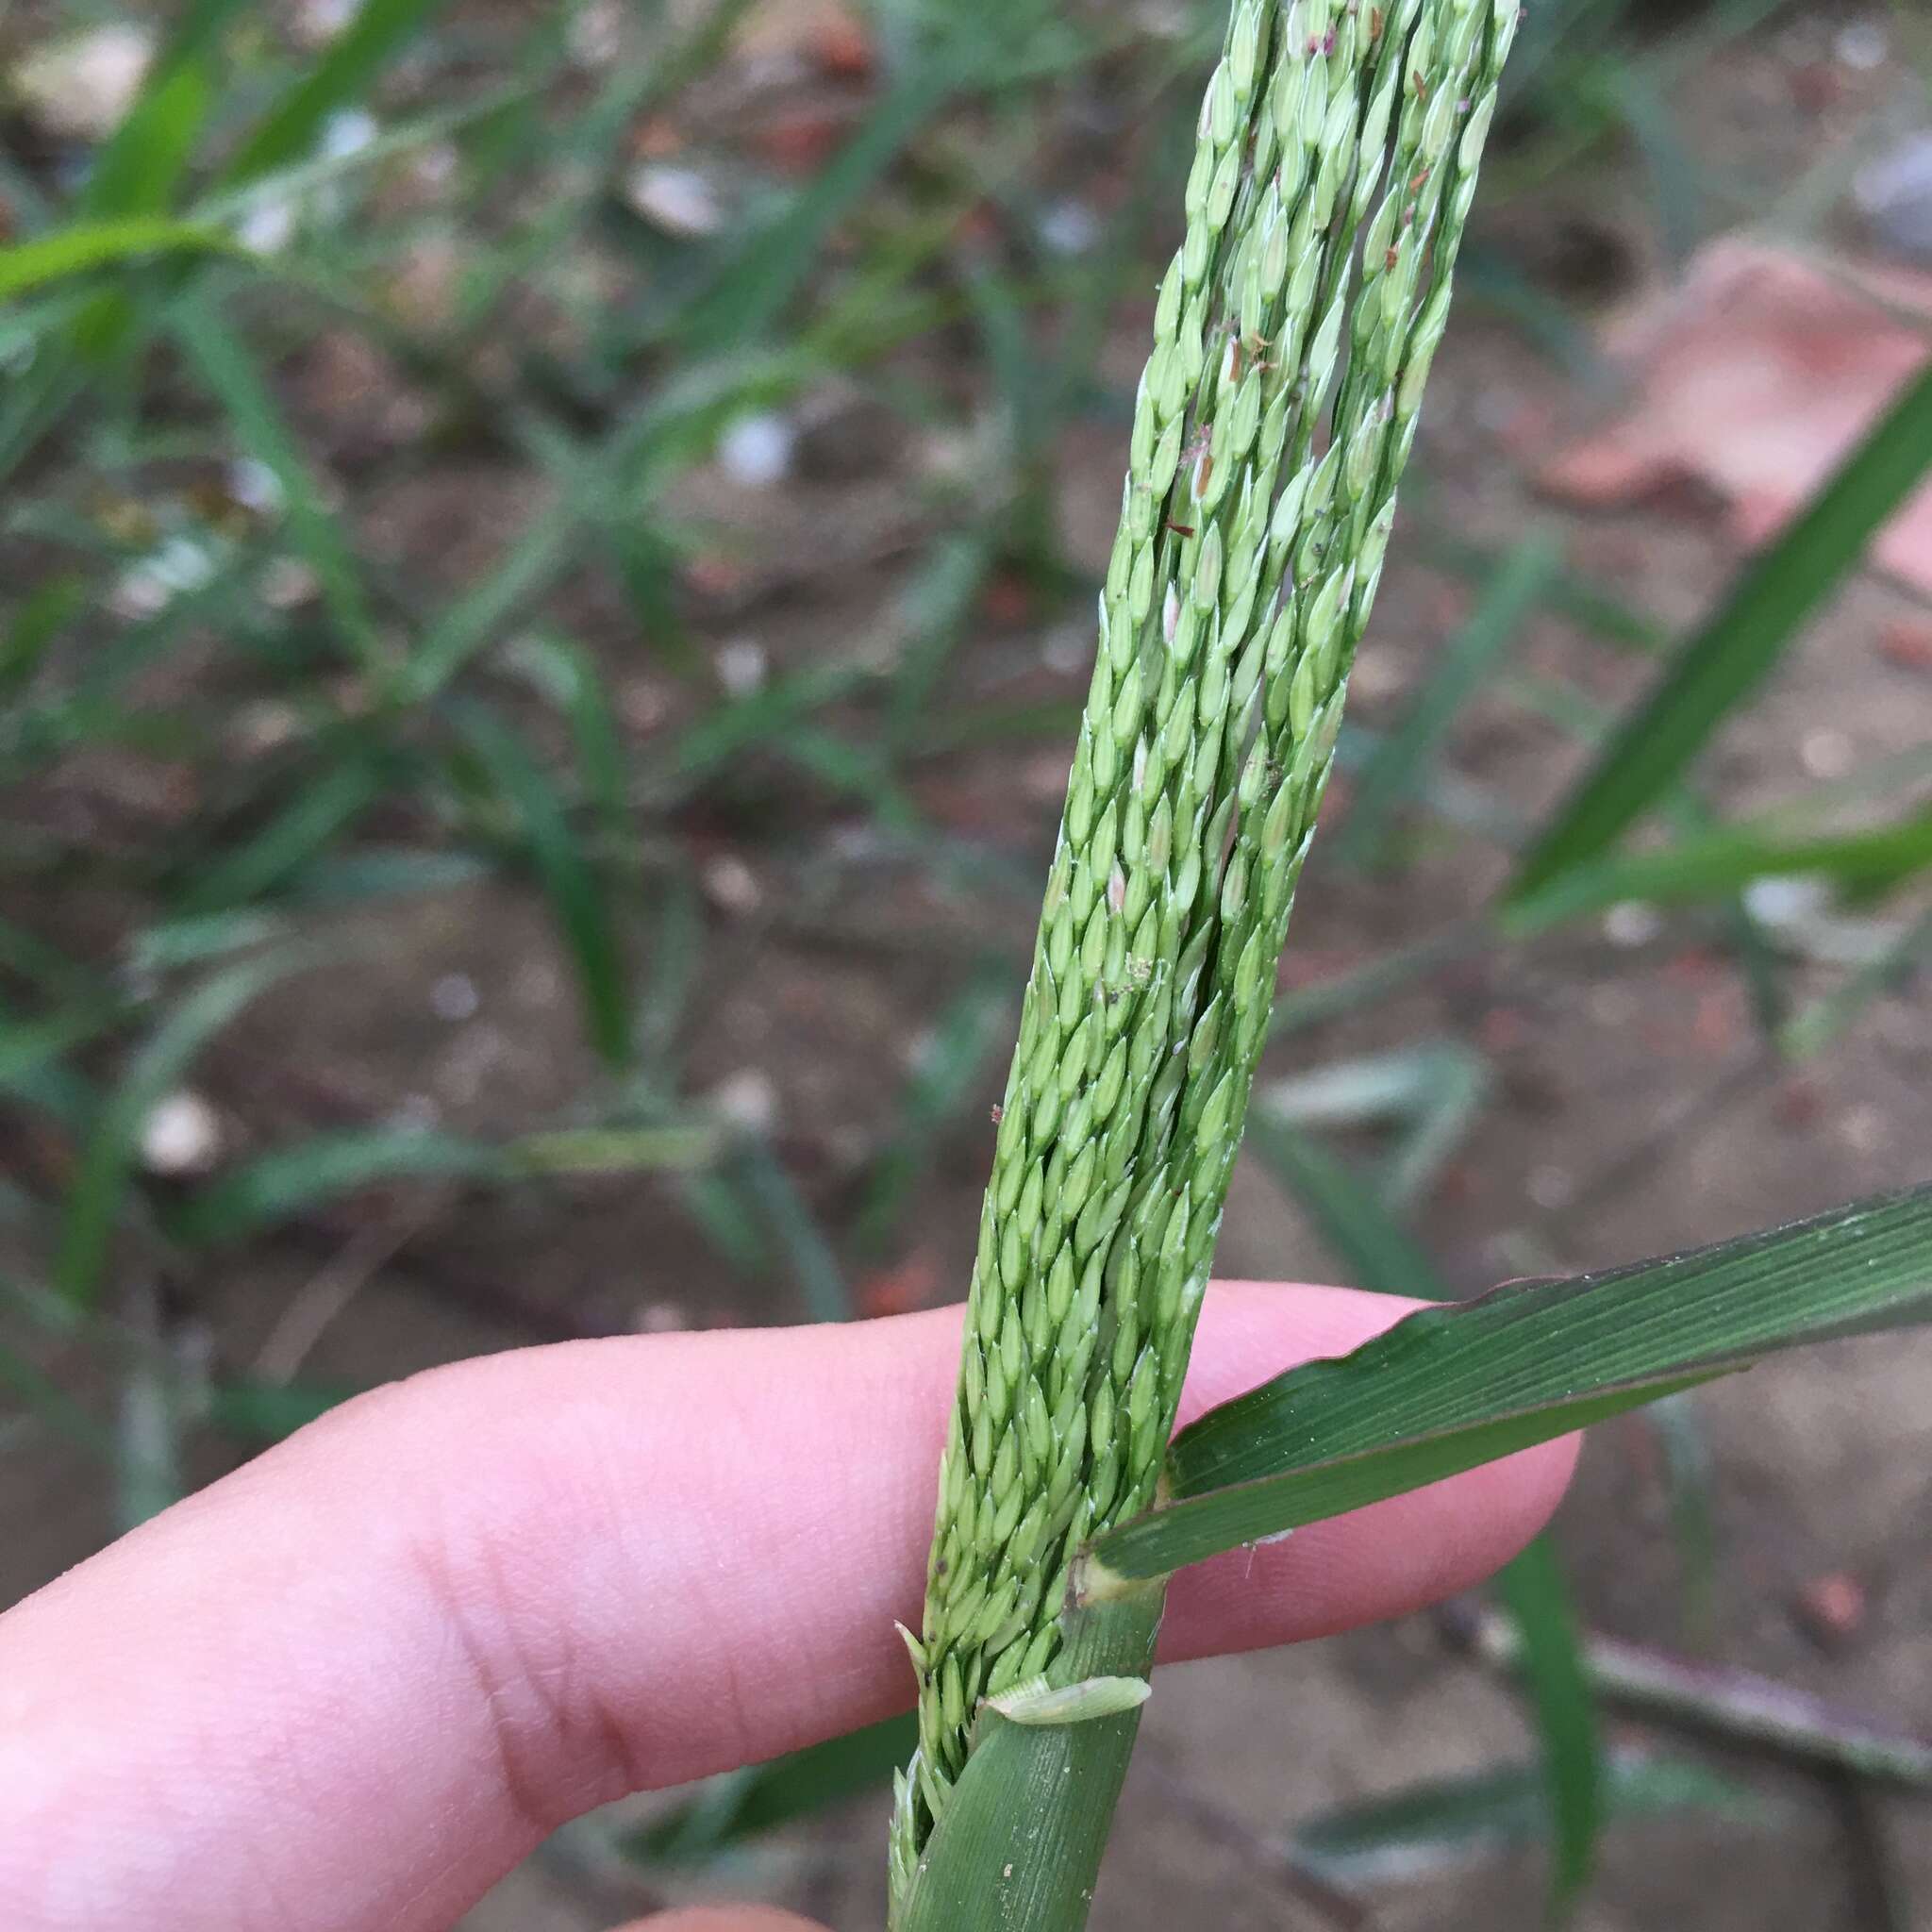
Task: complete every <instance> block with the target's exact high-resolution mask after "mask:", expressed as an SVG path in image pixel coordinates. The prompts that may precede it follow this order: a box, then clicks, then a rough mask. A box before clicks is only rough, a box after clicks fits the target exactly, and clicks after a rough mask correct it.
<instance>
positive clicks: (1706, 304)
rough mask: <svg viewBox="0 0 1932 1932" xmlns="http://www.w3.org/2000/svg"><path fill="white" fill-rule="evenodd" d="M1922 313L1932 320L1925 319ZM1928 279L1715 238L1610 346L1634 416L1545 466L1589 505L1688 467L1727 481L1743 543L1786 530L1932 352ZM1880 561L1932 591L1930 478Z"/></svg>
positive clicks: (1931, 279)
mask: <svg viewBox="0 0 1932 1932" xmlns="http://www.w3.org/2000/svg"><path fill="white" fill-rule="evenodd" d="M1915 318H1924V323H1923V324H1918V325H1915V321H1914V319H1915ZM1928 326H1932V274H1922V273H1919V272H1917V271H1914V270H1910V269H1900V268H1890V267H1885V268H1880V267H1874V266H1871V265H1867V264H1858V263H1854V262H1850V261H1839V262H1828V261H1822V260H1820V261H1814V260H1809V259H1805V258H1799V257H1797V256H1794V255H1790V254H1787V253H1784V252H1783V251H1781V250H1779V249H1776V248H1774V247H1770V246H1768V245H1766V244H1764V243H1761V242H1747V241H1741V240H1737V239H1731V240H1726V241H1721V242H1713V243H1711V244H1710V245H1709V246H1707V248H1705V249H1703V250H1702V251H1701V252H1700V253H1699V254H1698V256H1697V257H1696V258H1695V259H1694V260H1693V261H1692V262H1691V267H1690V269H1689V271H1688V272H1687V273H1686V275H1685V276H1684V279H1683V281H1682V282H1681V283H1680V284H1679V285H1678V286H1677V287H1676V288H1674V290H1672V291H1670V292H1669V293H1668V294H1666V295H1663V296H1660V297H1657V298H1655V299H1652V300H1649V301H1647V302H1645V303H1644V304H1643V305H1642V306H1641V308H1639V309H1638V310H1637V311H1635V312H1634V313H1633V314H1631V315H1630V316H1629V317H1628V318H1626V319H1625V320H1624V322H1622V323H1621V324H1619V325H1615V326H1614V327H1613V329H1612V331H1611V335H1610V340H1609V341H1608V343H1607V347H1608V349H1609V350H1610V352H1611V354H1612V355H1613V356H1615V357H1616V358H1618V359H1620V360H1622V361H1624V363H1625V364H1626V366H1628V367H1630V368H1631V369H1632V371H1633V373H1634V375H1635V380H1636V390H1637V399H1636V403H1635V407H1634V408H1632V409H1631V410H1630V411H1629V412H1628V413H1627V414H1625V415H1624V416H1623V417H1621V418H1619V419H1618V420H1617V421H1616V422H1614V423H1612V424H1610V425H1608V426H1607V427H1606V428H1604V429H1602V430H1600V431H1598V432H1597V433H1595V434H1593V435H1591V436H1587V437H1585V438H1583V439H1582V440H1581V441H1578V442H1575V443H1573V444H1572V445H1571V446H1570V447H1569V448H1568V449H1566V450H1565V451H1563V453H1562V454H1561V455H1559V456H1558V457H1557V458H1556V459H1555V461H1553V462H1551V463H1549V464H1547V465H1546V466H1545V467H1544V468H1543V469H1542V470H1541V473H1540V474H1539V476H1538V481H1539V482H1540V483H1541V485H1542V487H1543V488H1545V489H1546V490H1549V491H1553V492H1554V493H1556V494H1557V495H1559V496H1564V497H1567V498H1569V499H1570V500H1572V501H1573V502H1577V503H1586V504H1597V505H1607V504H1620V503H1627V502H1629V501H1631V500H1632V499H1634V498H1637V497H1639V496H1642V495H1647V494H1649V493H1650V492H1652V491H1657V490H1659V489H1662V488H1664V487H1666V486H1668V485H1670V484H1672V483H1674V482H1677V481H1680V480H1682V479H1683V478H1686V477H1691V478H1694V479H1695V480H1697V481H1699V482H1702V483H1704V484H1707V485H1708V486H1709V487H1711V488H1713V489H1715V490H1716V491H1719V492H1720V493H1721V494H1722V495H1723V496H1724V498H1725V500H1726V501H1727V502H1728V503H1729V504H1730V506H1731V524H1732V527H1733V528H1734V530H1735V531H1736V533H1737V535H1738V536H1739V537H1740V539H1741V541H1744V542H1745V543H1747V544H1751V545H1756V544H1759V543H1762V542H1764V541H1766V540H1767V539H1769V538H1770V537H1772V536H1774V534H1775V533H1776V532H1777V531H1778V530H1779V529H1780V528H1782V527H1783V525H1785V524H1786V523H1787V522H1788V521H1790V518H1791V517H1792V516H1793V515H1794V514H1795V513H1796V512H1797V511H1798V510H1799V509H1801V508H1803V507H1804V506H1805V504H1806V503H1807V502H1808V501H1809V500H1810V498H1811V497H1812V495H1813V494H1814V493H1815V492H1816V491H1817V490H1818V488H1819V487H1820V485H1822V484H1823V483H1824V480H1825V479H1826V478H1827V477H1828V476H1829V475H1831V473H1832V472H1833V471H1834V470H1835V469H1836V468H1837V467H1838V465H1839V463H1840V461H1841V460H1842V459H1843V458H1844V457H1845V456H1846V455H1847V454H1848V453H1849V452H1850V450H1851V449H1852V448H1853V447H1854V446H1855V445H1856V444H1857V441H1858V440H1859V439H1860V438H1861V437H1862V436H1863V435H1864V433H1865V432H1866V431H1867V430H1868V429H1869V428H1870V427H1871V426H1872V425H1873V424H1874V422H1875V421H1876V420H1877V418H1878V416H1879V415H1880V414H1881V413H1882V411H1883V410H1884V408H1885V407H1886V405H1887V403H1888V402H1889V401H1890V399H1891V398H1892V397H1893V396H1894V395H1895V394H1896V393H1897V392H1898V391H1899V389H1900V388H1901V386H1902V385H1903V384H1904V383H1906V382H1907V380H1908V379H1909V378H1910V377H1911V376H1913V375H1915V374H1916V373H1917V372H1918V371H1919V369H1920V368H1922V367H1923V366H1924V363H1925V361H1926V360H1927V358H1928V355H1932V338H1928V335H1927V333H1926V328H1927V327H1928ZM1873 555H1874V561H1875V562H1876V563H1877V564H1878V565H1879V566H1880V567H1881V568H1882V569H1884V570H1887V571H1890V573H1892V574H1893V575H1896V576H1898V577H1900V578H1902V579H1903V580H1904V581H1906V582H1907V583H1908V584H1911V585H1913V586H1914V587H1916V588H1917V589H1919V590H1922V591H1926V592H1927V593H1932V486H1928V487H1926V488H1924V489H1922V490H1920V491H1919V492H1918V493H1917V494H1916V495H1915V496H1913V497H1912V498H1911V499H1910V500H1909V501H1908V502H1907V504H1906V505H1905V507H1904V508H1902V509H1901V510H1900V511H1899V513H1898V514H1897V515H1896V516H1895V517H1894V518H1893V519H1892V521H1891V522H1890V524H1889V525H1887V526H1886V528H1885V529H1884V530H1883V531H1882V532H1881V533H1880V535H1879V538H1878V541H1877V543H1876V545H1875V547H1874V553H1873Z"/></svg>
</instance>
